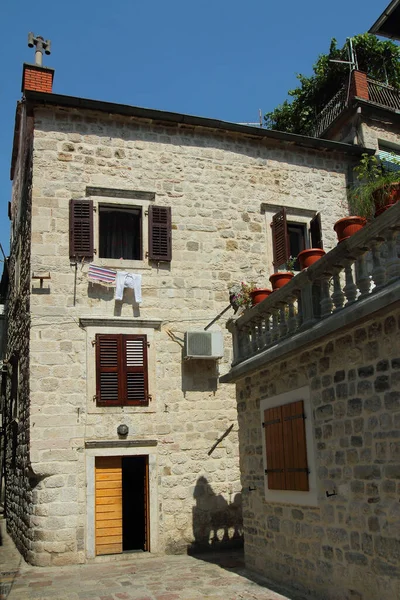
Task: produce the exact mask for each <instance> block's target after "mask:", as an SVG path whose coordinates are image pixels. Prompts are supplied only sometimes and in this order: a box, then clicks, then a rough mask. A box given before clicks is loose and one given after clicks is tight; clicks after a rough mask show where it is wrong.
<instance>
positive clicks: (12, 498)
mask: <svg viewBox="0 0 400 600" xmlns="http://www.w3.org/2000/svg"><path fill="white" fill-rule="evenodd" d="M32 139H33V121H32V119H31V118H29V117H28V118H26V117H25V113H24V112H23V114H22V118H21V130H20V147H19V156H18V161H17V168H16V172H15V178H14V186H13V197H12V203H13V210H14V217H15V219H14V223H13V235H12V240H11V253H10V255H11V256H10V261H9V267H10V283H9V295H8V298H7V303H6V313H7V345H6V359H7V366H8V374H7V377H6V402H5V411H4V412H5V414H4V425H5V444H6V463H5V467H6V474H5V489H6V495H5V503H6V517H7V528H8V530H9V532H10V533H11V535H12V537H13V538H14V540H15V542H16V545H17V547H18V549H19V550H20V551H21V553H22V554H23V555H24V556H25V557H28V556H29V551H30V549H31V548H32V543H33V539H34V530H33V522H32V486H34V485H35V484H36V480H35V479H34V478H32V472H31V469H30V459H29V443H30V442H29V438H30V422H29V408H30V398H29V326H30V317H29V292H30V280H31V278H30V232H31V218H30V217H31V196H30V191H31V183H32V168H31V165H32ZM17 263H19V264H17ZM16 271H18V272H19V276H18V275H17V274H16ZM15 358H18V361H19V386H18V387H19V389H18V401H17V408H14V407H13V402H12V398H11V376H12V369H13V368H16V367H15V360H14V359H15Z"/></svg>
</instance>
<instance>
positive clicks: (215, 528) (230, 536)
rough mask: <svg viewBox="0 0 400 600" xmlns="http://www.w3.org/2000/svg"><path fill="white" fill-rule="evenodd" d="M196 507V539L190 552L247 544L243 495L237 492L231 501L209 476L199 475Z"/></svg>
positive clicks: (194, 510) (194, 495)
mask: <svg viewBox="0 0 400 600" xmlns="http://www.w3.org/2000/svg"><path fill="white" fill-rule="evenodd" d="M193 497H194V498H195V500H196V506H194V507H193V534H194V542H193V543H192V544H191V546H189V548H188V553H189V554H196V553H201V552H205V551H207V550H210V551H213V550H222V549H225V548H226V549H231V548H241V547H242V546H243V518H242V495H241V494H240V493H238V494H236V495H235V497H234V498H233V500H232V502H227V501H226V500H225V498H224V497H223V496H222V495H221V494H218V495H217V494H215V493H214V491H213V489H212V487H211V486H210V484H209V483H208V481H207V479H206V478H205V477H199V479H198V480H197V483H196V486H195V488H194V494H193Z"/></svg>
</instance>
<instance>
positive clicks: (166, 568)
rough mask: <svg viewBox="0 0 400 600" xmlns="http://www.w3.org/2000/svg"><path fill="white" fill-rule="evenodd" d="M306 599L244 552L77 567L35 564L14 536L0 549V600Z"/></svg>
mask: <svg viewBox="0 0 400 600" xmlns="http://www.w3.org/2000/svg"><path fill="white" fill-rule="evenodd" d="M202 598H207V599H209V600H213V599H215V600H218V599H221V598H223V599H224V600H301V599H300V598H299V597H297V596H296V597H295V596H287V595H281V594H279V593H277V592H276V591H273V590H272V589H270V588H269V587H266V584H265V582H263V581H261V580H255V579H254V578H251V576H250V575H249V574H246V571H245V570H244V565H243V557H242V555H241V554H240V553H237V552H233V553H229V554H227V553H220V554H218V555H209V554H208V555H205V556H204V557H203V558H194V557H190V556H152V555H137V554H132V555H131V556H130V557H129V558H128V559H126V557H124V560H116V561H113V562H107V563H100V564H99V563H96V564H86V565H79V566H71V567H52V568H40V567H32V566H29V565H27V564H26V563H24V561H23V560H21V558H20V556H19V554H18V552H17V551H16V550H15V548H14V546H13V544H12V542H11V540H10V539H9V538H8V536H6V535H4V534H3V545H2V546H1V547H0V600H6V599H7V600H200V599H202Z"/></svg>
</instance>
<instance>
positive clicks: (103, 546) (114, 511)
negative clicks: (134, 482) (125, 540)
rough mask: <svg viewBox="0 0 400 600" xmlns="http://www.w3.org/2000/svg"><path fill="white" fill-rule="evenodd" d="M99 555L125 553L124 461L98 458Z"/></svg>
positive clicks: (115, 457) (96, 466) (97, 545)
mask: <svg viewBox="0 0 400 600" xmlns="http://www.w3.org/2000/svg"><path fill="white" fill-rule="evenodd" d="M95 498H96V512H95V537H96V555H99V554H117V553H120V552H122V461H121V457H120V456H109V457H98V458H96V465H95Z"/></svg>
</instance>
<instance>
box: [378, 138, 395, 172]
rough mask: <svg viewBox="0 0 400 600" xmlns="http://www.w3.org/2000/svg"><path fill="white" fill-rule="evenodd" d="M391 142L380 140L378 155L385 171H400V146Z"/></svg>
mask: <svg viewBox="0 0 400 600" xmlns="http://www.w3.org/2000/svg"><path fill="white" fill-rule="evenodd" d="M389 143H390V142H386V143H385V142H379V145H378V157H379V159H380V161H381V163H382V166H383V168H384V169H385V171H400V148H399V146H395V145H394V144H393V146H390V145H389Z"/></svg>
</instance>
